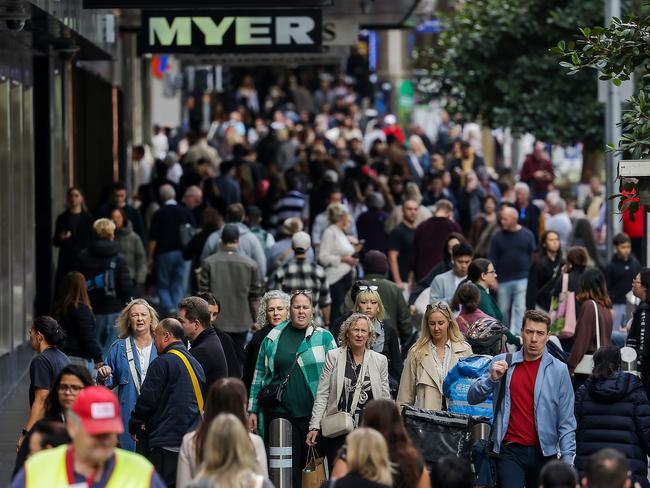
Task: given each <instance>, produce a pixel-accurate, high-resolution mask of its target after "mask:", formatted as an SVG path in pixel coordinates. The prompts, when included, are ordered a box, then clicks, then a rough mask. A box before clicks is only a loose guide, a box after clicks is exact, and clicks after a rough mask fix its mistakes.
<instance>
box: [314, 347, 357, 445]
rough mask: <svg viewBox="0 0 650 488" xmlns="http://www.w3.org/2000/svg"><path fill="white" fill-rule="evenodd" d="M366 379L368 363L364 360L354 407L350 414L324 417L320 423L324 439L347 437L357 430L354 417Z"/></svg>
mask: <svg viewBox="0 0 650 488" xmlns="http://www.w3.org/2000/svg"><path fill="white" fill-rule="evenodd" d="M365 377H366V361H365V360H364V362H363V366H362V367H361V372H360V373H359V377H358V378H357V384H356V386H355V388H354V396H353V397H352V405H350V412H352V413H349V412H336V413H334V414H332V415H328V416H327V417H324V418H323V420H321V422H320V430H321V434H323V437H327V438H332V437H339V436H342V435H347V434H349V433H350V432H352V431H353V430H354V428H355V425H354V417H353V416H352V415H353V414H354V412H355V411H356V409H357V405H358V404H359V397H360V396H361V388H362V386H363V379H364V378H365Z"/></svg>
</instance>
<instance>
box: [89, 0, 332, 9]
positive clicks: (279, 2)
mask: <svg viewBox="0 0 650 488" xmlns="http://www.w3.org/2000/svg"><path fill="white" fill-rule="evenodd" d="M332 5H333V0H187V1H180V0H83V7H84V8H121V9H128V8H155V9H168V8H171V9H186V8H192V7H196V8H210V9H233V8H234V9H242V8H254V9H274V8H313V7H331V6H332Z"/></svg>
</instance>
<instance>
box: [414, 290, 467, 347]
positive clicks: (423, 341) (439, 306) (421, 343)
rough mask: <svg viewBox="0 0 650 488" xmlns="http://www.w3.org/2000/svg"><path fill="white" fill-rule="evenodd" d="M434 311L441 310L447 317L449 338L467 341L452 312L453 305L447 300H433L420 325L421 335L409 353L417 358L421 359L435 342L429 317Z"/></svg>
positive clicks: (452, 340)
mask: <svg viewBox="0 0 650 488" xmlns="http://www.w3.org/2000/svg"><path fill="white" fill-rule="evenodd" d="M434 312H440V313H441V314H442V315H443V316H444V317H445V319H447V323H448V324H449V325H448V326H447V339H449V340H450V341H451V342H465V339H464V338H463V334H462V333H461V331H460V328H459V327H458V323H457V322H456V320H455V319H454V315H453V314H452V312H451V307H450V306H449V304H448V303H447V302H445V301H442V300H439V301H436V302H433V303H432V304H430V305H428V306H427V309H426V311H425V312H424V316H423V317H422V325H421V326H420V337H419V338H418V340H417V341H416V342H415V344H413V346H412V347H411V350H410V351H409V354H414V355H415V357H416V358H418V359H420V358H422V356H424V354H426V353H427V352H428V350H429V346H430V345H431V343H433V339H432V337H431V330H430V329H429V317H431V315H433V313H434Z"/></svg>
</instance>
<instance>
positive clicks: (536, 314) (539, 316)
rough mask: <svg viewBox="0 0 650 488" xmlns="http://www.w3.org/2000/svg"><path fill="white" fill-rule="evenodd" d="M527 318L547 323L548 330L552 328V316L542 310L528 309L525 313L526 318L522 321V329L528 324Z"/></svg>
mask: <svg viewBox="0 0 650 488" xmlns="http://www.w3.org/2000/svg"><path fill="white" fill-rule="evenodd" d="M527 320H530V321H531V322H537V323H539V324H546V332H548V331H549V329H550V328H551V316H550V315H549V314H547V313H546V312H543V311H541V310H526V313H525V314H524V320H523V321H522V323H521V328H522V329H523V328H524V326H525V325H526V321H527Z"/></svg>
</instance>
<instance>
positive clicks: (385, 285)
mask: <svg viewBox="0 0 650 488" xmlns="http://www.w3.org/2000/svg"><path fill="white" fill-rule="evenodd" d="M363 279H364V280H365V281H368V282H369V283H371V284H372V285H377V286H378V287H379V288H378V290H377V291H378V292H379V296H380V297H381V302H382V303H383V304H384V310H385V311H386V318H387V319H389V322H390V324H391V325H393V326H394V327H395V328H396V329H397V333H398V334H399V340H400V344H407V343H408V341H409V339H410V338H411V336H412V335H413V325H412V323H411V312H410V310H409V306H408V303H406V300H405V299H404V295H402V291H401V290H400V289H399V288H398V287H397V285H396V284H395V283H393V282H392V281H389V280H387V279H386V278H385V277H384V276H382V275H378V274H368V275H366V276H365V277H364V278H363ZM353 308H354V303H352V298H351V297H350V292H349V291H348V294H347V295H346V296H345V303H344V305H343V312H344V313H347V312H351V311H352V309H353Z"/></svg>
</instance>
